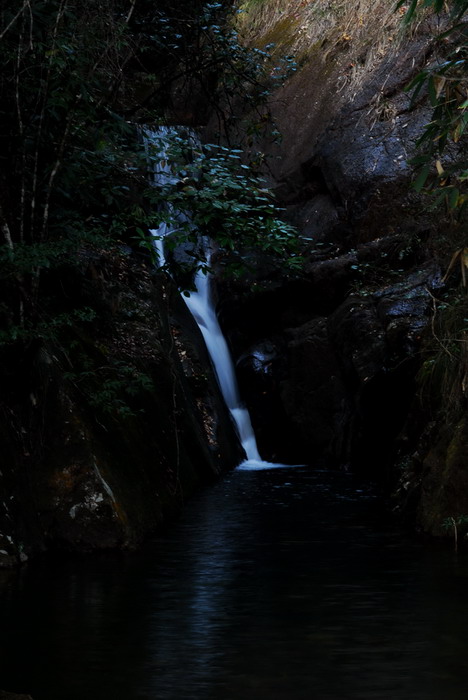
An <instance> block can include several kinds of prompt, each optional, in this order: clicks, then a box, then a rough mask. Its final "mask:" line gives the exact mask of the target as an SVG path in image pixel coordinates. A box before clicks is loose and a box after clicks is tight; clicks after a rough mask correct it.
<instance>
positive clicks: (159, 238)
mask: <svg viewBox="0 0 468 700" xmlns="http://www.w3.org/2000/svg"><path fill="white" fill-rule="evenodd" d="M172 133H174V129H170V128H168V127H162V128H161V129H159V130H158V131H155V132H154V131H153V132H151V131H146V134H145V137H146V139H147V140H148V141H151V140H152V142H153V144H156V149H155V150H156V151H159V157H158V158H157V159H156V162H155V164H154V166H153V169H152V175H153V179H154V183H155V185H156V186H158V185H162V184H165V183H166V182H168V181H171V180H172V179H173V174H172V171H171V166H170V163H169V162H168V159H167V156H166V152H165V144H164V140H167V139H169V138H170V135H171V134H172ZM192 138H193V139H194V142H195V136H192ZM147 148H148V146H147ZM178 218H179V220H180V214H177V215H175V216H174V221H175V223H174V224H173V225H168V224H167V223H166V222H164V223H162V224H161V226H159V228H157V229H153V230H152V231H151V233H152V235H153V240H154V244H155V247H156V251H157V254H158V258H159V264H160V265H161V267H162V266H164V265H165V264H166V255H165V245H164V243H165V239H166V237H167V236H169V235H170V234H171V233H172V232H173V231H174V229H175V228H176V227H177V225H178ZM200 244H201V246H202V248H203V250H202V253H203V254H204V256H205V257H206V264H207V266H209V264H210V260H211V249H210V246H211V244H210V241H208V240H206V239H201V240H200ZM194 286H195V291H192V292H191V293H190V295H189V296H185V295H183V296H182V298H183V299H184V301H185V303H186V304H187V307H188V309H189V311H190V312H191V314H192V316H193V318H194V319H195V321H196V322H197V324H198V327H199V329H200V331H201V333H202V335H203V339H204V341H205V345H206V348H207V350H208V354H209V356H210V358H211V362H212V364H213V367H214V370H215V373H216V377H217V380H218V384H219V387H220V389H221V393H222V395H223V398H224V401H225V403H226V406H227V407H228V409H229V411H230V414H231V416H232V419H233V421H234V425H235V426H236V430H237V434H238V436H239V439H240V442H241V445H242V447H243V449H244V451H245V454H246V456H247V460H245V461H244V462H243V463H242V465H240V466H241V468H244V469H248V468H250V469H255V468H262V467H263V466H265V465H266V464H267V463H265V462H262V458H261V457H260V453H259V451H258V447H257V441H256V439H255V433H254V431H253V428H252V422H251V420H250V415H249V412H248V410H247V408H246V407H245V405H244V404H243V403H242V401H241V397H240V394H239V387H238V384H237V378H236V373H235V368H234V363H233V361H232V357H231V353H230V351H229V348H228V344H227V342H226V338H225V337H224V334H223V332H222V330H221V327H220V325H219V322H218V318H217V315H216V309H215V305H214V303H213V298H212V294H211V275H210V274H209V272H207V271H206V270H198V271H197V272H196V274H195V279H194ZM270 466H274V465H270Z"/></svg>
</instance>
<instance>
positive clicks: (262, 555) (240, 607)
mask: <svg viewBox="0 0 468 700" xmlns="http://www.w3.org/2000/svg"><path fill="white" fill-rule="evenodd" d="M0 624H1V628H0V630H1V635H0V687H3V688H9V689H12V690H16V691H18V692H19V691H22V692H29V693H31V694H32V695H33V697H34V700H303V699H304V700H305V699H307V700H348V699H349V700H368V699H372V700H466V698H467V697H468V653H467V652H468V562H467V558H466V555H465V554H460V555H459V556H458V557H456V556H455V555H454V553H453V552H451V551H447V550H446V549H444V550H440V549H438V548H435V547H434V546H428V545H427V544H423V543H421V542H419V541H415V540H414V539H409V538H408V537H406V536H405V535H403V534H402V533H401V532H399V531H397V530H396V529H395V527H394V526H393V525H392V524H391V523H389V521H388V519H387V518H386V516H385V514H384V511H383V508H382V504H381V502H380V501H379V499H378V498H376V497H375V496H374V495H373V494H372V492H370V491H368V490H366V489H365V488H364V489H363V488H362V487H360V486H359V485H358V484H357V483H356V482H355V481H354V480H353V478H352V477H350V476H348V475H345V474H330V473H326V472H319V471H314V470H312V469H311V468H308V467H299V468H295V469H272V470H266V471H236V472H234V473H232V474H230V475H229V476H228V477H227V478H226V479H225V480H224V481H222V482H220V483H218V484H216V485H214V486H213V487H211V488H209V489H208V490H206V491H204V492H203V493H202V494H200V495H199V496H198V497H196V498H195V499H194V500H192V501H191V502H190V503H189V504H188V505H187V506H186V509H185V511H184V514H183V516H182V518H181V519H180V520H179V521H178V522H176V523H175V524H173V525H172V526H171V527H170V529H169V530H168V532H167V533H165V534H164V535H163V536H161V537H160V538H158V540H156V541H154V542H153V543H151V544H150V545H149V546H148V547H147V548H146V549H145V551H144V552H143V553H140V554H132V555H112V556H107V555H106V556H102V557H89V558H80V559H78V560H76V559H73V560H67V561H61V562H55V563H52V564H51V563H50V562H47V563H41V564H36V565H34V566H31V567H30V568H28V569H27V570H25V571H23V572H22V573H21V574H20V575H19V576H16V575H11V574H9V575H8V576H7V575H5V580H4V581H3V584H2V586H1V587H0Z"/></svg>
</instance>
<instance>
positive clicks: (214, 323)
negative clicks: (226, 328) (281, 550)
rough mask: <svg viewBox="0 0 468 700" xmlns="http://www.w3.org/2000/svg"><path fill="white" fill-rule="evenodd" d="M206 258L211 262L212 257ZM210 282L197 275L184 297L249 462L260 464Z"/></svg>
mask: <svg viewBox="0 0 468 700" xmlns="http://www.w3.org/2000/svg"><path fill="white" fill-rule="evenodd" d="M207 257H208V259H209V254H208V256H207ZM208 261H209V260H208ZM210 282H211V280H210V275H209V274H205V273H204V272H203V271H202V270H199V271H198V272H197V273H196V276H195V288H196V292H191V294H190V296H189V297H186V296H184V297H183V298H184V301H185V303H186V304H187V306H188V308H189V310H190V312H191V314H192V316H193V317H194V319H195V321H196V322H197V324H198V327H199V329H200V330H201V332H202V335H203V338H204V340H205V345H206V348H207V350H208V353H209V355H210V358H211V362H212V363H213V367H214V369H215V372H216V377H217V379H218V383H219V387H220V389H221V393H222V395H223V398H224V401H225V402H226V406H227V407H228V409H229V411H230V413H231V416H232V418H233V420H234V424H235V426H236V428H237V433H238V435H239V439H240V441H241V445H242V447H243V448H244V450H245V453H246V455H247V459H248V460H254V461H261V457H260V454H259V452H258V447H257V441H256V439H255V433H254V431H253V428H252V422H251V420H250V415H249V412H248V410H247V408H246V407H245V406H244V405H243V404H242V401H241V399H240V395H239V388H238V386H237V379H236V373H235V369H234V363H233V361H232V357H231V353H230V352H229V348H228V344H227V342H226V338H225V337H224V335H223V332H222V330H221V328H220V325H219V322H218V317H217V316H216V311H215V308H214V304H213V300H212V295H211V288H210V287H211V285H210Z"/></svg>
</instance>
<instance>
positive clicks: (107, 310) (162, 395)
mask: <svg viewBox="0 0 468 700" xmlns="http://www.w3.org/2000/svg"><path fill="white" fill-rule="evenodd" d="M82 255H83V259H82V261H81V263H80V265H79V266H78V267H76V266H73V267H70V268H68V269H66V270H64V269H62V270H60V274H57V275H56V279H55V280H52V279H50V280H49V284H50V286H51V287H54V286H55V285H56V284H58V285H59V286H60V290H59V289H55V293H57V294H59V295H60V292H61V298H62V300H63V304H62V310H63V308H66V307H67V305H69V306H70V307H74V306H75V305H76V304H78V305H80V306H81V305H83V306H86V305H87V304H90V303H91V301H92V302H93V305H94V306H95V308H96V307H97V308H98V309H99V313H98V316H97V317H96V318H95V319H94V320H93V321H90V322H89V324H88V325H87V327H86V326H85V327H86V331H83V326H82V325H79V326H77V328H76V329H75V328H73V327H72V328H71V329H69V330H70V331H71V334H70V333H69V335H68V338H67V339H66V342H65V340H64V341H63V342H62V343H60V344H58V343H57V342H56V341H55V342H51V341H48V342H47V341H44V340H42V341H39V340H36V341H34V342H31V343H30V344H28V345H26V347H25V345H24V344H18V346H17V348H16V356H15V354H14V353H15V351H14V350H9V352H8V353H5V352H4V353H3V358H2V385H3V386H4V387H5V392H4V394H3V396H4V402H3V404H2V411H1V414H0V415H1V421H0V426H1V427H0V430H1V435H2V466H1V470H0V483H1V492H2V494H4V497H3V499H1V504H0V533H1V535H0V538H1V539H0V554H1V559H0V561H1V563H2V564H12V563H15V562H16V561H23V560H26V558H27V557H29V556H30V555H31V554H34V553H37V552H39V551H44V550H46V549H50V548H52V549H54V548H57V547H59V548H65V549H72V550H80V551H91V550H94V549H102V548H108V547H128V546H130V547H131V546H134V545H135V544H137V543H138V542H140V541H141V540H142V539H143V538H144V537H145V535H147V534H148V533H149V532H151V531H153V530H154V529H155V527H156V526H157V525H158V524H160V522H161V520H162V519H163V517H167V516H168V515H170V514H171V513H174V512H176V511H177V509H178V508H179V507H180V505H181V504H182V502H183V500H184V498H185V497H186V496H187V495H188V494H189V493H191V492H192V491H193V490H194V489H195V488H196V487H198V486H199V485H200V484H202V483H206V482H208V481H210V480H211V479H213V478H214V477H216V476H217V475H219V474H220V473H221V472H222V471H224V470H226V469H228V468H232V467H233V466H234V465H235V464H237V463H238V462H239V460H240V459H241V449H240V446H239V444H238V441H237V437H236V436H235V434H234V431H233V427H232V423H231V420H230V417H229V416H228V414H227V411H226V409H225V406H224V403H223V400H222V398H221V396H220V394H219V390H218V387H217V383H216V380H215V378H214V375H213V372H212V370H211V366H210V363H209V360H208V357H207V354H206V350H205V348H204V345H203V341H202V339H201V337H200V334H199V331H198V328H197V327H196V325H195V323H194V321H193V319H192V317H191V316H190V314H189V313H188V310H187V309H186V306H185V304H184V303H183V301H182V299H181V298H180V296H179V292H178V291H177V290H176V289H175V288H174V285H173V283H172V282H171V280H170V279H169V278H167V277H166V276H165V274H164V273H157V272H154V271H153V270H152V268H151V266H150V265H149V263H147V262H146V261H145V260H144V258H141V257H138V256H135V254H133V253H131V251H130V250H129V249H127V248H122V250H121V253H120V255H115V254H106V253H105V252H104V251H96V250H88V251H83V253H82ZM54 296H55V295H54Z"/></svg>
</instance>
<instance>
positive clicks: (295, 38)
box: [238, 0, 405, 89]
mask: <svg viewBox="0 0 468 700" xmlns="http://www.w3.org/2000/svg"><path fill="white" fill-rule="evenodd" d="M240 9H241V10H242V12H241V14H239V16H238V28H239V31H240V33H241V35H242V37H243V39H244V40H245V41H246V42H247V43H249V44H253V45H256V46H259V47H262V46H265V45H266V44H269V43H273V44H275V45H276V46H277V48H278V52H281V53H285V52H290V53H294V54H295V55H296V57H297V58H298V60H299V63H300V64H301V63H304V62H306V61H307V59H308V58H313V59H314V60H316V59H317V57H320V59H321V60H322V61H324V62H327V61H333V60H335V59H336V58H337V57H338V56H340V57H345V60H346V64H347V66H348V70H347V72H346V75H345V76H343V85H342V86H339V87H340V88H343V89H344V87H345V86H346V87H347V88H348V89H349V88H350V87H351V89H353V88H355V89H357V88H358V87H359V85H360V83H361V79H362V78H363V76H365V75H366V74H368V73H369V71H371V70H372V68H373V67H374V66H375V65H377V63H379V62H380V61H381V60H382V58H383V57H384V56H386V55H387V54H388V53H389V52H391V51H392V50H393V49H394V47H395V46H396V45H397V44H398V43H399V40H400V37H401V35H402V21H401V19H402V14H404V12H405V9H404V8H402V10H401V11H399V12H396V11H395V3H394V2H391V1H390V2H389V0H354V1H351V2H350V0H245V2H243V3H241V5H240Z"/></svg>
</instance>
